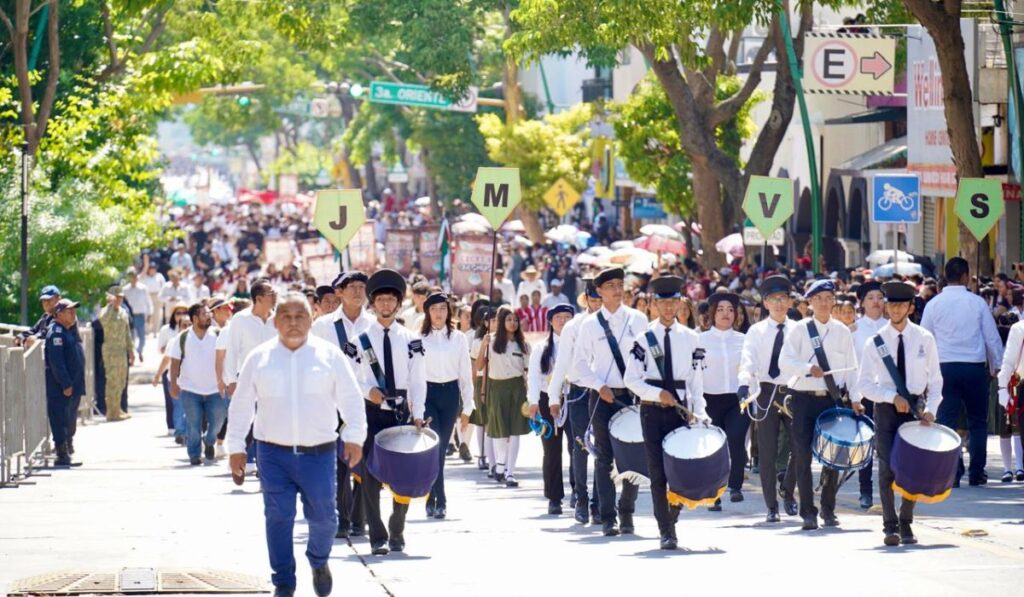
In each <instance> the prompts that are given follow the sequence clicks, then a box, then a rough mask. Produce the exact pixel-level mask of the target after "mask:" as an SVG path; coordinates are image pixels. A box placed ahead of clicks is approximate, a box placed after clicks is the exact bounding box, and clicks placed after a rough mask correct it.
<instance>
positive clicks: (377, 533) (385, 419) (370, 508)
mask: <svg viewBox="0 0 1024 597" xmlns="http://www.w3.org/2000/svg"><path fill="white" fill-rule="evenodd" d="M404 420H405V417H404V416H402V417H401V418H399V416H398V415H396V411H393V410H383V409H382V408H381V407H380V406H377V405H375V404H372V403H370V402H367V403H366V428H367V432H366V443H365V444H364V445H363V454H364V455H365V456H366V457H367V458H368V457H369V456H370V449H371V448H372V447H373V440H374V438H375V437H377V434H378V433H380V432H381V431H384V430H385V429H388V428H391V427H395V426H398V425H401V424H402V421H404ZM359 466H360V469H361V470H362V475H361V476H362V479H363V482H362V498H363V511H364V513H365V515H366V522H367V524H368V525H369V531H370V544H371V545H375V544H380V543H383V542H385V541H387V540H388V538H389V536H390V538H391V539H392V540H395V541H404V537H403V535H402V534H403V532H404V531H405V515H406V514H407V513H408V512H409V504H400V503H398V502H397V501H395V500H392V504H391V518H390V519H389V520H388V526H387V528H385V527H384V522H383V521H382V520H381V514H380V490H381V487H383V484H382V483H381V482H380V480H379V479H377V478H375V477H374V476H373V475H371V474H370V470H369V468H368V467H367V466H366V458H364V459H363V464H361V465H359Z"/></svg>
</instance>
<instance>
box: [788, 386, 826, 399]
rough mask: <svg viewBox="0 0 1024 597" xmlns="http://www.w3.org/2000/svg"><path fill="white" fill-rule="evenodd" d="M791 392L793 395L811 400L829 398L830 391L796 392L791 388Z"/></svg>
mask: <svg viewBox="0 0 1024 597" xmlns="http://www.w3.org/2000/svg"><path fill="white" fill-rule="evenodd" d="M790 391H791V392H792V393H793V394H802V395H804V396H810V397H811V398H828V390H794V389H792V388H790Z"/></svg>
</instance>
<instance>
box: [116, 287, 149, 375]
mask: <svg viewBox="0 0 1024 597" xmlns="http://www.w3.org/2000/svg"><path fill="white" fill-rule="evenodd" d="M123 292H124V300H125V302H126V303H128V308H129V310H130V311H131V313H132V333H133V334H135V339H136V342H137V344H136V350H138V351H139V358H140V360H141V358H142V349H143V348H145V347H146V320H147V319H149V315H150V313H152V311H153V302H152V301H150V299H149V289H148V288H146V286H145V285H144V284H143V283H142V282H140V281H139V276H138V274H136V273H135V270H128V283H127V284H125V285H124V289H123Z"/></svg>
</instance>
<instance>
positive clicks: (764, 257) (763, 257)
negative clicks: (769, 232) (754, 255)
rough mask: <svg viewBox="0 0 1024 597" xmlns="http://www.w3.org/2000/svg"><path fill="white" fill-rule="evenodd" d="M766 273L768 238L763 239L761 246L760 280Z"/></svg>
mask: <svg viewBox="0 0 1024 597" xmlns="http://www.w3.org/2000/svg"><path fill="white" fill-rule="evenodd" d="M766 271H768V238H767V237H765V239H764V244H763V245H761V278H762V279H763V278H764V273H765V272H766Z"/></svg>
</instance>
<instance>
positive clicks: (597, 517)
mask: <svg viewBox="0 0 1024 597" xmlns="http://www.w3.org/2000/svg"><path fill="white" fill-rule="evenodd" d="M590 522H592V523H594V524H599V523H600V522H601V510H600V509H598V508H591V509H590Z"/></svg>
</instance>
